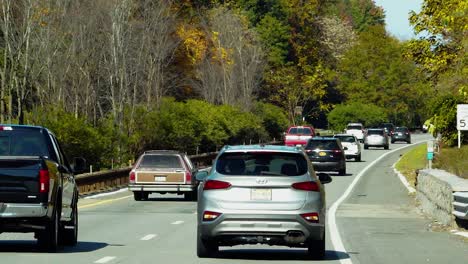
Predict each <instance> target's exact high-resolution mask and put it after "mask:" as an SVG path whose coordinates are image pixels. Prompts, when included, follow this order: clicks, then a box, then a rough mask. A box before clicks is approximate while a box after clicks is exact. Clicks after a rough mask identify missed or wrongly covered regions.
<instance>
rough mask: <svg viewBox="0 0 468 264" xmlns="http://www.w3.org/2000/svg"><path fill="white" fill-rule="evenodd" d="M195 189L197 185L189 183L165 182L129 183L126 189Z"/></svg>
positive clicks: (170, 190)
mask: <svg viewBox="0 0 468 264" xmlns="http://www.w3.org/2000/svg"><path fill="white" fill-rule="evenodd" d="M196 189H197V186H193V185H190V184H167V185H162V184H160V185H155V184H129V185H128V190H130V191H133V192H137V191H142V192H174V193H180V192H192V191H194V190H196Z"/></svg>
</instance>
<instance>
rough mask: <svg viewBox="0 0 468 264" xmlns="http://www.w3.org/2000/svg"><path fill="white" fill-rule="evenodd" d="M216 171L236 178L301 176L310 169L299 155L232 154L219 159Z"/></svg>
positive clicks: (225, 154)
mask: <svg viewBox="0 0 468 264" xmlns="http://www.w3.org/2000/svg"><path fill="white" fill-rule="evenodd" d="M216 171H217V172H218V173H221V174H225V175H236V176H248V175H249V176H250V175H252V176H260V175H265V176H300V175H304V174H306V173H307V171H308V167H307V160H306V159H305V157H304V156H302V155H300V154H297V153H281V152H274V153H271V152H231V153H224V154H223V155H221V156H220V157H219V158H218V161H217V163H216Z"/></svg>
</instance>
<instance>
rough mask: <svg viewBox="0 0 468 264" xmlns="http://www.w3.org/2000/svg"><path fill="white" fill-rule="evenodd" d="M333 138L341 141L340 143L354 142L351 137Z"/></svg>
mask: <svg viewBox="0 0 468 264" xmlns="http://www.w3.org/2000/svg"><path fill="white" fill-rule="evenodd" d="M335 138H338V139H339V140H341V142H349V143H354V142H356V140H355V139H354V137H353V136H335Z"/></svg>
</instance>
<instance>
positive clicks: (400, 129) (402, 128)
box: [395, 127, 408, 132]
mask: <svg viewBox="0 0 468 264" xmlns="http://www.w3.org/2000/svg"><path fill="white" fill-rule="evenodd" d="M395 131H398V132H407V131H408V128H406V127H397V128H395Z"/></svg>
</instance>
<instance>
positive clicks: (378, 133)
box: [367, 129, 384, 135]
mask: <svg viewBox="0 0 468 264" xmlns="http://www.w3.org/2000/svg"><path fill="white" fill-rule="evenodd" d="M367 134H368V135H383V134H384V131H383V130H380V129H374V130H367Z"/></svg>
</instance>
